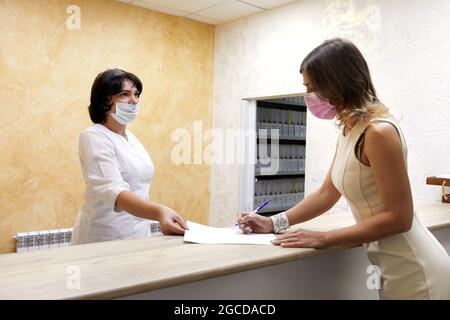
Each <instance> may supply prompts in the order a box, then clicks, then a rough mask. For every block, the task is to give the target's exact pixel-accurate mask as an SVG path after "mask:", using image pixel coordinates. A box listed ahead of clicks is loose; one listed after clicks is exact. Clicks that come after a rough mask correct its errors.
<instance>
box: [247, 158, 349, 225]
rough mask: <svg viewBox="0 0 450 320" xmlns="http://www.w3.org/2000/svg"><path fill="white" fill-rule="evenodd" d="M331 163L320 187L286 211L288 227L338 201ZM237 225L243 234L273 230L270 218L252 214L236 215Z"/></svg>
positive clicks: (323, 210) (338, 195)
mask: <svg viewBox="0 0 450 320" xmlns="http://www.w3.org/2000/svg"><path fill="white" fill-rule="evenodd" d="M335 157H336V155H335ZM333 163H334V159H333V161H332V164H331V166H330V169H329V170H328V173H327V175H326V177H325V180H324V182H323V184H322V186H321V187H320V188H319V189H318V190H316V191H314V192H313V193H311V194H310V195H308V196H307V197H306V198H305V199H303V200H302V201H300V202H299V203H298V204H297V205H295V206H294V207H292V208H290V209H289V210H287V211H286V215H287V217H288V220H289V225H293V224H296V223H301V222H304V221H307V220H310V219H313V218H315V217H317V216H319V215H321V214H322V213H324V212H326V211H327V210H329V209H330V208H331V207H333V205H334V204H335V203H336V202H337V201H338V200H339V198H340V197H341V194H340V193H339V191H338V190H337V189H336V188H335V187H334V185H333V182H332V181H331V170H332V168H333ZM238 224H239V228H241V229H242V231H243V232H244V233H250V232H261V233H265V232H272V231H273V230H274V226H273V223H272V219H271V218H269V217H264V216H262V215H259V214H256V213H252V212H241V213H238Z"/></svg>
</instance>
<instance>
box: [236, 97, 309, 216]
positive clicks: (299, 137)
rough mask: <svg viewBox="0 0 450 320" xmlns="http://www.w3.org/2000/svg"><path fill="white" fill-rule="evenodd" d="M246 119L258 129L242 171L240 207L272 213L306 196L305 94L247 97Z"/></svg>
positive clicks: (251, 126) (245, 121)
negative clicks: (253, 98)
mask: <svg viewBox="0 0 450 320" xmlns="http://www.w3.org/2000/svg"><path fill="white" fill-rule="evenodd" d="M244 107H246V110H245V112H244V123H245V124H246V126H245V127H246V128H247V129H249V128H250V129H251V128H253V129H254V130H255V132H256V134H255V139H254V141H250V144H249V145H247V146H248V147H249V148H248V152H247V154H246V162H247V161H248V163H247V165H244V170H243V172H242V174H241V194H242V196H241V200H240V208H239V209H240V210H242V211H252V210H254V208H256V207H257V206H259V205H260V204H262V203H263V202H264V201H266V200H270V203H269V205H267V206H266V207H265V208H264V209H262V210H260V211H259V213H260V214H264V215H268V216H269V215H273V214H276V213H279V212H281V211H284V210H287V209H289V208H291V207H293V206H294V205H295V204H296V203H298V202H299V201H301V200H302V199H303V197H304V190H305V158H306V157H305V154H306V153H305V151H306V150H305V149H306V124H307V123H306V106H305V104H304V101H303V95H296V96H290V97H280V98H271V99H261V100H255V101H247V103H246V105H245V106H244Z"/></svg>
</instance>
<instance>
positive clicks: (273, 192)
mask: <svg viewBox="0 0 450 320" xmlns="http://www.w3.org/2000/svg"><path fill="white" fill-rule="evenodd" d="M304 185H305V178H304V177H298V178H283V179H270V180H257V181H256V184H255V202H254V207H255V208H256V207H258V206H259V205H261V204H262V203H264V201H266V200H270V202H269V204H268V206H266V207H265V208H264V210H265V211H270V210H279V209H280V210H281V209H283V210H284V209H288V208H290V207H293V206H294V205H296V204H297V203H298V202H300V201H301V200H302V199H303V197H304Z"/></svg>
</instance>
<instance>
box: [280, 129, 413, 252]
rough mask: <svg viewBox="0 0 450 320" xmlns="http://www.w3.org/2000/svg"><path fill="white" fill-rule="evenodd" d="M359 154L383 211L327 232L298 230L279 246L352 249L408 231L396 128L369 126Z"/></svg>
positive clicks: (409, 213) (407, 197) (408, 198)
mask: <svg viewBox="0 0 450 320" xmlns="http://www.w3.org/2000/svg"><path fill="white" fill-rule="evenodd" d="M363 153H364V155H365V157H366V158H367V160H368V162H369V165H370V167H371V170H372V172H373V174H374V177H375V181H376V184H377V189H378V191H379V192H380V196H381V198H382V200H383V204H384V207H385V210H384V211H382V212H380V213H377V214H375V215H374V216H372V217H370V218H367V219H364V220H362V221H361V222H359V223H357V224H355V225H353V226H350V227H347V228H342V229H337V230H332V231H328V232H314V231H308V230H299V231H296V232H292V233H289V234H285V235H282V236H280V237H279V238H278V240H277V241H276V244H281V245H282V246H283V247H313V248H323V247H329V246H344V245H348V246H352V245H358V244H361V243H368V242H372V241H376V240H379V239H382V238H384V237H387V236H390V235H394V234H398V233H402V232H406V231H408V230H409V229H410V228H411V225H412V219H413V201H412V195H411V187H410V184H409V178H408V173H407V169H406V165H405V162H404V159H403V153H402V147H401V142H400V138H399V135H398V133H397V131H396V129H395V128H394V127H393V126H392V125H390V124H386V123H377V124H374V125H371V126H370V127H369V128H368V130H367V133H366V137H365V146H364V150H363Z"/></svg>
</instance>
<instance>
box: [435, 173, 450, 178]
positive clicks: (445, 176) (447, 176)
mask: <svg viewBox="0 0 450 320" xmlns="http://www.w3.org/2000/svg"><path fill="white" fill-rule="evenodd" d="M436 178H439V179H450V173H449V174H441V175H440V176H437V177H436Z"/></svg>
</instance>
